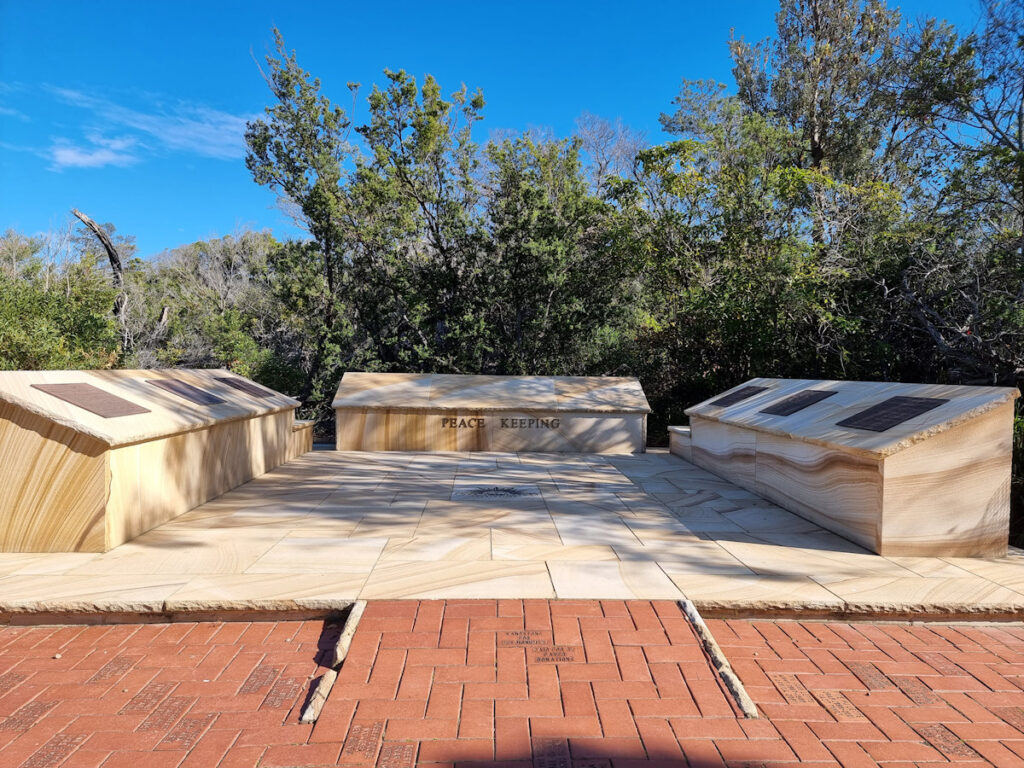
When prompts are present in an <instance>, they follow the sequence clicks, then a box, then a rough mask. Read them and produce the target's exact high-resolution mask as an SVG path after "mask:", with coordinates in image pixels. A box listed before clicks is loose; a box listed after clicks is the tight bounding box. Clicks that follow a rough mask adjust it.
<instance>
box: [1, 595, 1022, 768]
mask: <svg viewBox="0 0 1024 768" xmlns="http://www.w3.org/2000/svg"><path fill="white" fill-rule="evenodd" d="M708 626H709V627H710V629H711V631H712V632H713V633H714V634H715V636H716V637H717V638H718V641H719V643H720V644H721V646H722V647H723V649H724V651H725V653H726V655H727V656H728V657H729V659H730V660H731V662H732V665H733V667H734V669H735V670H736V672H737V673H738V675H739V677H740V679H741V680H742V682H743V683H744V685H745V686H746V690H747V691H748V692H749V694H750V695H751V697H752V698H753V700H754V701H755V702H756V704H757V708H758V711H759V715H760V717H759V718H757V719H748V718H745V717H743V716H742V715H741V714H740V713H739V712H738V711H737V709H736V708H735V705H734V704H733V700H732V699H731V697H730V696H729V695H728V694H727V692H726V691H725V690H724V688H723V687H722V685H721V684H720V681H719V678H718V677H717V675H716V674H715V671H714V669H713V668H712V667H711V665H710V664H709V663H708V660H707V658H706V657H705V655H704V651H703V646H702V645H701V643H700V642H699V641H698V640H697V638H696V637H695V635H694V632H693V630H692V627H691V625H690V624H689V622H688V621H687V620H686V618H685V617H684V615H683V613H682V612H681V611H680V608H679V606H678V605H677V604H676V603H674V602H672V601H619V600H609V601H600V602H599V601H571V600H568V601H545V600H533V601H530V600H527V601H521V600H473V601H422V602H421V601H412V600H404V601H375V602H370V603H369V604H368V606H367V608H366V613H365V615H364V616H363V619H362V621H361V622H360V623H359V625H358V627H357V629H356V632H355V636H354V638H353V641H352V645H351V648H350V650H349V654H348V657H347V658H346V660H345V662H344V663H343V665H342V667H341V671H340V673H339V675H338V679H337V682H336V683H335V685H334V687H333V689H332V690H331V693H330V695H329V697H328V699H327V702H326V705H325V706H324V708H323V710H322V712H321V715H320V718H319V720H317V722H316V723H315V724H302V723H300V722H299V712H300V711H301V709H302V706H303V704H304V702H305V701H306V698H307V696H308V695H309V691H310V689H311V686H312V685H313V683H314V682H315V681H316V679H317V678H318V677H319V675H321V674H322V673H323V672H324V668H323V667H322V666H321V663H323V657H324V656H325V654H324V651H325V649H326V648H328V647H330V645H331V644H332V642H333V637H330V636H329V635H330V632H329V631H328V632H325V631H324V630H325V626H324V624H323V622H320V621H305V622H288V621H283V622H261V623H247V622H231V623H223V622H209V623H179V624H144V625H116V626H109V625H108V626H88V627H84V626H63V627H61V626H50V627H45V626H32V627H3V628H0V765H3V766H11V768H17V767H18V766H21V767H22V768H56V767H57V766H60V767H61V768H76V767H77V768H97V767H102V768H142V767H145V768H215V767H219V768H257V767H259V768H286V767H290V768H298V767H299V766H336V765H340V766H353V767H355V766H379V768H413V766H422V767H423V768H428V767H429V768H441V766H451V765H453V764H454V765H459V766H462V765H465V766H477V767H478V768H484V766H487V767H488V768H641V767H642V766H655V765H657V766H674V767H678V766H690V767H691V768H698V767H699V768H711V766H773V765H795V764H797V763H800V764H802V765H805V766H838V765H842V766H847V767H858V766H877V765H883V766H892V768H896V767H897V766H911V765H946V764H949V763H951V762H953V763H956V764H958V765H961V764H972V765H996V766H1020V765H1022V764H1024V690H1022V688H1024V628H1022V626H1021V624H1019V623H1016V622H1015V623H1008V624H1003V625H994V624H987V625H986V624H974V625H964V624H960V625H951V624H940V623H929V624H901V623H889V624H872V623H851V622H811V621H801V622H794V621H778V622H771V621H751V620H712V621H709V622H708Z"/></svg>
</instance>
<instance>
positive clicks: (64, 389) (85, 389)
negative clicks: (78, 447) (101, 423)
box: [32, 382, 149, 419]
mask: <svg viewBox="0 0 1024 768" xmlns="http://www.w3.org/2000/svg"><path fill="white" fill-rule="evenodd" d="M32 388H33V389H38V390H40V391H42V392H45V393H46V394H48V395H52V396H53V397H56V398H57V399H58V400H63V401H64V402H65V403H71V404H72V405H76V406H78V407H79V408H81V409H83V410H86V411H89V413H95V414H96V415H97V416H102V417H103V418H104V419H114V418H117V417H118V416H136V415H138V414H140V413H149V408H143V407H142V406H141V405H136V404H135V403H133V402H132V401H131V400H125V399H124V398H123V397H118V396H117V395H112V394H110V393H109V392H104V391H103V390H102V389H100V388H99V387H94V386H93V385H92V384H85V383H84V382H83V383H80V384H78V383H76V384H33V385H32Z"/></svg>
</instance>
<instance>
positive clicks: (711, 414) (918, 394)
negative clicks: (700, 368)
mask: <svg viewBox="0 0 1024 768" xmlns="http://www.w3.org/2000/svg"><path fill="white" fill-rule="evenodd" d="M1019 394H1020V393H1019V392H1018V391H1017V390H1016V389H1015V388H1012V387H1004V388H1000V387H968V386H952V385H942V384H897V383H891V382H859V381H815V380H803V379H800V380H798V379H752V380H750V381H748V382H746V383H744V384H742V385H740V386H738V387H736V388H734V389H731V390H729V391H728V392H725V393H723V394H720V395H718V396H716V397H713V398H711V399H710V400H706V401H704V402H703V403H699V404H698V405H695V406H693V407H692V408H689V409H687V411H686V414H687V415H688V416H689V417H690V426H689V427H688V428H687V427H671V428H670V430H669V433H670V434H669V438H670V442H671V450H672V452H673V453H675V454H676V455H678V456H681V457H683V458H686V459H687V460H689V461H692V462H693V463H694V464H696V465H698V466H700V467H703V468H704V469H707V470H709V471H711V472H713V473H715V474H716V475H718V476H720V477H722V478H724V479H726V480H729V481H731V482H733V483H736V484H737V485H740V486H742V487H743V488H746V489H747V490H749V491H752V492H753V493H756V494H759V495H761V496H764V497H766V498H768V499H770V500H772V501H774V502H775V503H777V504H779V505H780V506H783V507H785V508H786V509H788V510H790V511H792V512H795V513H796V514H798V515H801V516H803V517H805V518H807V519H808V520H811V521H812V522H814V523H817V524H818V525H820V526H822V527H824V528H828V529H829V530H832V531H834V532H835V533H838V534H839V535H841V536H844V537H846V538H848V539H850V540H851V541H854V542H856V543H858V544H860V545H862V546H864V547H866V548H868V549H870V550H872V551H874V552H877V553H878V554H880V555H886V556H899V555H909V556H936V557H943V556H944V557H954V556H959V557H987V556H1001V555H1005V554H1006V549H1007V536H1008V533H1009V519H1010V465H1011V452H1012V430H1013V407H1014V402H1013V401H1014V400H1015V399H1016V398H1017V397H1018V396H1019Z"/></svg>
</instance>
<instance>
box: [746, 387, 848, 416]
mask: <svg viewBox="0 0 1024 768" xmlns="http://www.w3.org/2000/svg"><path fill="white" fill-rule="evenodd" d="M834 394H836V392H835V390H832V391H831V392H830V391H828V390H827V389H805V390H804V391H803V392H797V393H796V394H795V395H790V396H789V397H784V398H783V399H782V400H779V402H777V403H773V404H772V405H769V406H768V407H767V408H762V409H761V411H760V413H768V414H771V415H772V416H792V415H793V414H794V413H796V412H797V411H802V410H803V409H804V408H807V407H808V406H811V405H814V404H815V403H820V402H821V401H822V400H824V399H825V398H828V397H832V395H834Z"/></svg>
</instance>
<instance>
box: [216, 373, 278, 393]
mask: <svg viewBox="0 0 1024 768" xmlns="http://www.w3.org/2000/svg"><path fill="white" fill-rule="evenodd" d="M217 381H219V382H220V383H221V384H227V385H228V386H229V387H234V388H235V389H237V390H238V391H239V392H245V394H247V395H252V396H253V397H273V396H274V393H273V392H271V391H270V390H269V389H264V388H263V387H258V386H256V385H255V384H253V383H252V382H251V381H246V380H245V379H240V378H238V377H237V376H218V377H217Z"/></svg>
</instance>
